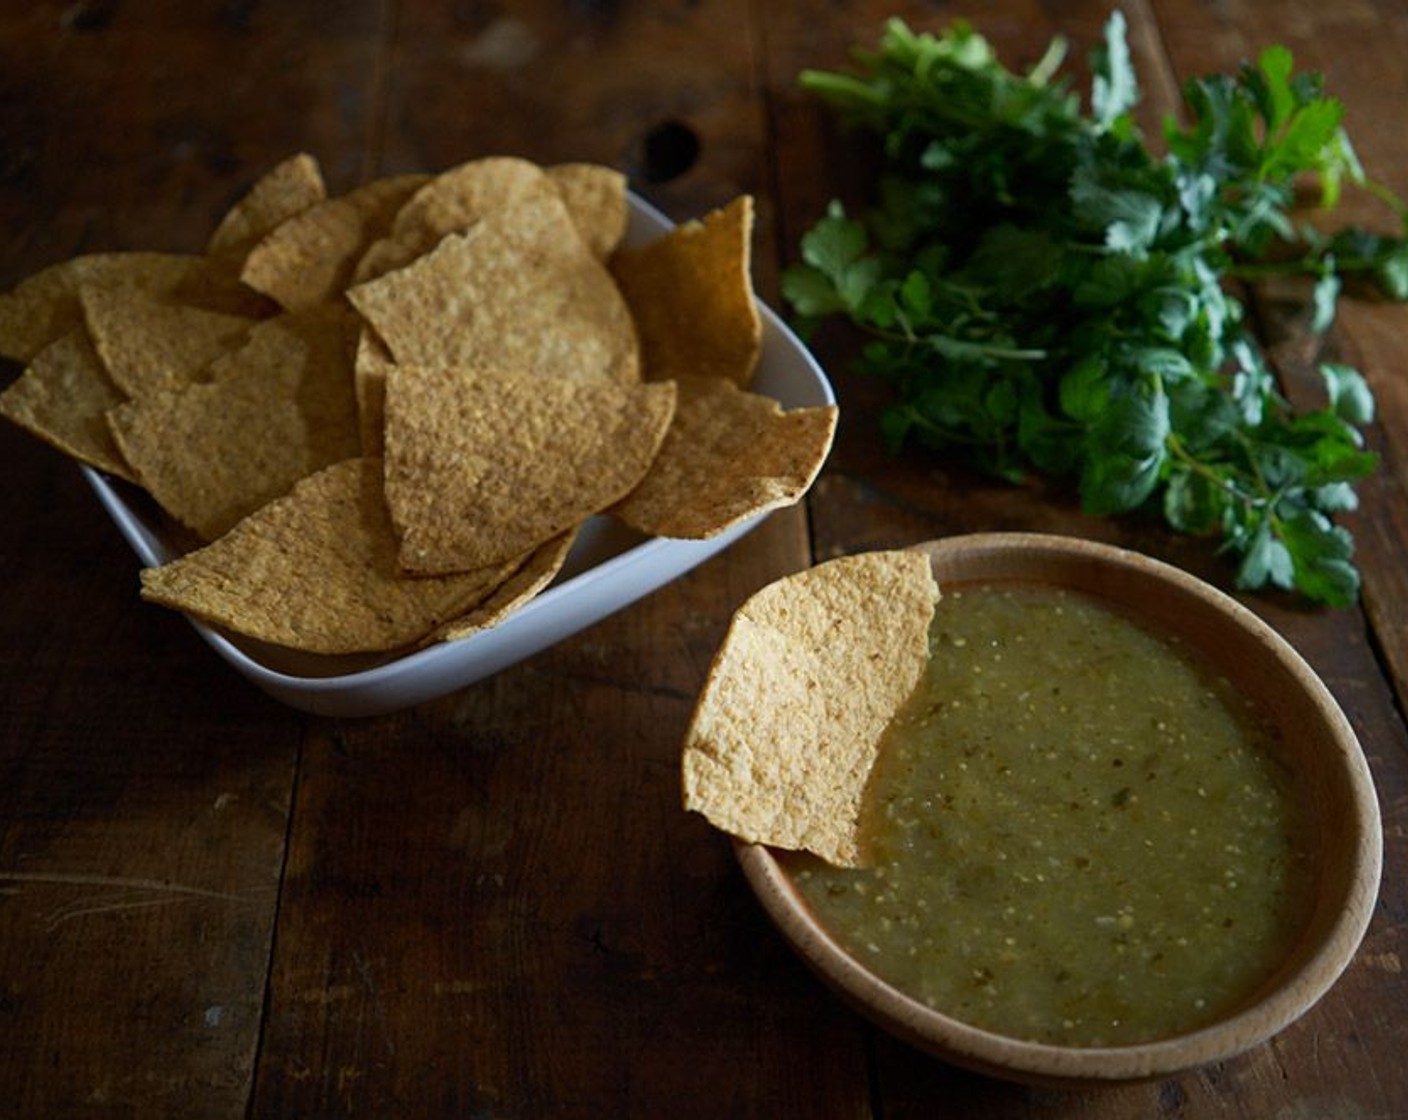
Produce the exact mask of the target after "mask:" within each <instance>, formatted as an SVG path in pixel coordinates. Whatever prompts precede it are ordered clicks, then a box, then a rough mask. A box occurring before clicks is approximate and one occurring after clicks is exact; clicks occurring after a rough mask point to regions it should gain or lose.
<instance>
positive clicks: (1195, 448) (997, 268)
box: [783, 12, 1408, 605]
mask: <svg viewBox="0 0 1408 1120" xmlns="http://www.w3.org/2000/svg"><path fill="white" fill-rule="evenodd" d="M1064 50H1065V46H1064V43H1063V42H1061V41H1060V40H1057V41H1056V42H1054V43H1053V44H1052V46H1051V48H1050V50H1048V51H1047V53H1046V55H1045V56H1044V57H1043V58H1042V60H1041V61H1040V62H1039V63H1038V64H1037V66H1036V67H1035V68H1033V70H1031V71H1030V72H1029V73H1026V74H1020V75H1019V74H1016V73H1013V72H1011V71H1009V70H1008V69H1006V68H1005V67H1004V66H1003V65H1002V64H1001V63H1000V62H999V60H998V59H997V57H996V56H995V54H994V52H993V49H992V47H991V46H990V45H989V44H988V42H987V41H986V40H984V39H983V38H982V37H981V36H980V35H978V34H977V33H976V32H975V31H974V30H973V29H972V28H971V27H970V26H968V25H967V24H964V23H957V24H955V25H953V26H952V27H951V28H950V29H949V30H947V31H946V32H944V33H943V34H941V35H938V36H934V35H928V34H915V33H914V32H912V31H911V30H910V29H909V28H908V27H907V26H905V25H904V24H903V23H901V22H899V21H892V22H891V23H890V24H889V25H888V26H887V27H886V30H885V33H884V37H883V39H882V40H881V42H880V44H879V47H878V49H876V50H874V51H870V52H858V53H857V56H856V58H857V71H856V72H855V73H832V72H824V71H808V72H806V73H804V74H803V76H802V82H803V85H804V86H805V87H806V88H807V89H809V90H812V91H814V92H815V93H816V94H818V95H819V96H821V97H822V98H824V99H825V100H826V101H827V102H828V103H829V104H830V105H831V106H833V107H834V108H835V109H836V110H837V111H838V112H839V113H840V114H841V116H842V117H843V119H845V120H846V121H849V122H850V123H852V124H855V125H858V126H860V127H861V128H863V129H866V130H868V131H870V132H872V133H874V134H875V136H876V137H877V138H878V140H879V142H880V144H881V150H882V152H883V160H882V169H881V171H880V173H879V175H878V176H877V180H878V181H877V183H876V199H875V202H874V205H873V207H872V208H871V209H870V210H869V211H867V212H866V213H865V214H864V216H863V217H861V218H854V217H850V216H848V215H847V214H846V213H845V211H844V210H843V209H842V207H841V206H840V204H838V203H832V205H831V207H830V209H829V211H828V213H827V214H826V216H825V217H823V218H822V219H821V220H820V221H819V222H818V223H817V224H816V225H815V226H814V227H813V228H812V229H811V230H810V231H809V232H808V233H807V234H806V235H805V237H804V238H803V239H802V242H801V257H802V259H801V262H800V263H798V264H797V265H795V266H794V267H792V268H790V269H789V270H788V271H787V272H786V274H785V275H784V278H783V293H784V296H785V298H786V299H787V300H788V301H789V302H790V303H791V305H792V307H793V308H794V310H795V311H796V313H797V316H798V319H799V322H800V324H801V326H802V327H803V328H804V329H809V328H810V327H811V326H812V325H814V324H815V322H816V321H818V320H820V319H823V318H826V317H830V316H841V317H844V318H845V319H848V320H849V321H850V322H852V323H854V324H856V325H857V326H858V327H860V328H861V329H862V330H863V331H865V332H866V333H867V334H868V335H869V336H870V339H869V342H868V345H866V346H865V348H864V350H863V352H862V355H861V357H860V359H859V366H860V368H861V369H863V370H865V371H868V372H869V373H872V374H876V375H878V376H881V377H884V378H886V379H887V380H888V381H890V382H891V383H892V384H893V387H894V389H895V393H894V397H893V403H892V404H891V405H890V406H889V407H888V408H887V410H886V411H885V413H884V414H883V416H882V421H881V423H882V428H883V432H884V435H885V437H886V438H887V440H888V441H889V443H890V444H891V445H892V446H894V447H896V448H898V447H900V446H901V445H903V444H905V443H906V442H909V441H913V442H916V443H918V444H921V445H925V446H928V447H931V448H936V449H939V450H941V451H944V452H958V453H961V454H962V455H964V456H965V457H966V458H967V459H969V460H970V461H972V462H974V463H976V464H978V465H979V466H980V467H982V468H984V469H986V470H988V471H991V472H994V473H996V474H998V475H1001V476H1004V477H1010V478H1017V477H1020V476H1021V475H1023V474H1025V473H1026V472H1029V471H1032V470H1036V471H1039V472H1043V473H1046V474H1050V475H1057V476H1070V477H1073V478H1075V479H1076V480H1077V482H1078V486H1079V492H1080V497H1081V501H1082V504H1083V506H1084V508H1086V509H1087V510H1089V511H1091V512H1094V513H1098V514H1115V513H1119V512H1123V511H1127V510H1132V509H1135V508H1137V507H1144V506H1150V505H1156V506H1159V507H1161V508H1162V512H1163V515H1164V517H1165V518H1166V519H1167V521H1168V523H1169V524H1170V525H1172V526H1173V527H1174V528H1176V529H1178V530H1181V531H1186V532H1190V533H1199V534H1218V535H1220V537H1221V538H1222V540H1223V542H1224V544H1225V547H1226V549H1227V550H1229V551H1230V552H1231V553H1232V554H1233V555H1234V556H1235V557H1236V558H1237V562H1238V567H1237V575H1236V579H1237V582H1238V584H1239V586H1242V587H1246V588H1256V587H1261V586H1265V585H1267V584H1270V585H1274V586H1278V587H1283V588H1296V589H1299V590H1300V591H1301V592H1303V593H1304V594H1306V595H1308V596H1309V597H1310V598H1312V599H1314V600H1318V601H1321V602H1325V603H1329V604H1333V605H1347V604H1350V603H1352V602H1354V601H1355V599H1356V597H1357V594H1358V590H1359V575H1358V572H1357V570H1356V569H1355V567H1354V564H1353V559H1352V555H1353V542H1352V540H1351V538H1350V535H1349V534H1348V532H1347V531H1345V530H1344V529H1343V528H1342V527H1340V526H1337V525H1336V524H1335V523H1334V522H1333V521H1332V516H1333V515H1334V514H1336V513H1339V512H1341V511H1344V510H1349V509H1353V508H1354V506H1355V504H1356V497H1355V491H1354V485H1353V484H1354V483H1355V482H1356V481H1357V480H1358V479H1361V478H1363V477H1364V476H1365V475H1367V474H1368V473H1370V472H1371V471H1372V470H1373V469H1374V468H1375V466H1376V458H1375V456H1374V455H1373V454H1371V453H1370V452H1368V451H1366V450H1365V447H1364V438H1363V434H1362V431H1361V429H1362V427H1363V426H1364V425H1366V424H1368V423H1369V422H1370V421H1371V420H1372V418H1373V409H1374V402H1373V398H1372V395H1371V393H1370V390H1369V388H1368V386H1367V384H1366V382H1365V380H1364V378H1363V377H1362V376H1361V375H1360V374H1359V372H1358V371H1356V370H1354V369H1352V368H1350V367H1348V366H1346V365H1343V364H1330V363H1327V364H1325V365H1323V366H1322V367H1321V373H1322V374H1323V377H1324V382H1325V388H1326V403H1325V406H1324V407H1323V408H1322V409H1320V410H1318V411H1314V412H1309V413H1303V414H1297V413H1296V412H1295V410H1293V409H1292V407H1291V406H1290V405H1289V403H1288V402H1287V401H1286V399H1285V398H1284V397H1283V396H1282V395H1281V394H1280V392H1279V391H1278V389H1277V385H1276V381H1275V378H1274V376H1273V374H1272V372H1271V370H1270V369H1269V367H1268V365H1267V363H1266V361H1265V359H1264V357H1263V355H1262V352H1261V349H1260V348H1259V346H1258V344H1257V342H1256V340H1255V338H1254V337H1253V335H1252V333H1251V330H1250V328H1249V325H1248V315H1247V312H1246V310H1245V308H1244V306H1243V304H1242V303H1241V302H1240V301H1239V299H1238V298H1237V296H1236V294H1235V291H1236V284H1235V283H1232V282H1233V281H1236V280H1238V279H1241V278H1249V277H1252V276H1255V275H1260V274H1261V273H1263V272H1266V271H1270V270H1276V271H1296V272H1303V273H1305V274H1307V275H1309V276H1310V277H1313V278H1314V284H1313V308H1314V326H1315V328H1316V329H1321V330H1323V329H1324V328H1325V327H1326V326H1328V325H1329V323H1330V321H1331V320H1332V318H1333V314H1334V309H1335V304H1336V301H1337V299H1338V297H1339V294H1340V287H1341V284H1342V282H1343V279H1344V277H1345V276H1346V275H1347V274H1349V273H1350V272H1355V273H1359V274H1362V275H1363V276H1364V277H1366V278H1367V279H1369V280H1370V281H1371V282H1373V283H1376V284H1377V285H1378V286H1379V287H1380V288H1381V289H1382V290H1383V291H1384V292H1386V293H1387V294H1389V295H1390V296H1392V297H1394V298H1400V299H1402V298H1408V247H1405V241H1404V239H1403V238H1401V237H1389V236H1382V235H1376V234H1371V233H1369V232H1367V231H1364V230H1360V229H1353V228H1351V229H1347V230H1344V231H1342V232H1340V233H1337V234H1334V235H1333V236H1329V235H1323V234H1320V233H1318V232H1316V231H1315V230H1314V229H1312V228H1309V227H1302V226H1297V225H1296V223H1295V222H1294V221H1293V219H1292V216H1291V215H1292V210H1293V208H1294V205H1295V201H1296V194H1295V192H1296V187H1297V185H1298V183H1300V182H1302V181H1303V179H1304V178H1305V176H1306V175H1308V174H1309V175H1313V176H1315V177H1317V178H1318V181H1319V183H1320V186H1321V191H1322V201H1323V202H1324V203H1326V204H1330V205H1333V204H1334V203H1335V202H1336V201H1337V199H1338V197H1339V194H1340V191H1341V190H1342V188H1343V186H1344V185H1345V184H1346V183H1350V184H1354V185H1357V186H1360V187H1363V188H1365V189H1368V190H1370V191H1373V192H1374V193H1376V194H1377V195H1378V196H1379V197H1381V198H1382V199H1383V200H1384V202H1386V203H1387V204H1388V205H1389V206H1390V207H1391V208H1392V210H1393V211H1394V213H1395V214H1396V216H1397V219H1398V221H1399V222H1400V226H1402V225H1403V224H1404V223H1405V210H1404V207H1403V206H1402V205H1401V204H1400V202H1399V201H1398V199H1397V198H1395V197H1394V196H1393V195H1392V194H1391V193H1390V192H1389V191H1387V190H1386V189H1385V188H1383V187H1382V186H1379V185H1378V184H1375V183H1373V182H1371V181H1370V180H1368V179H1367V177H1366V176H1365V174H1364V172H1363V170H1362V168H1361V167H1360V166H1359V163H1358V161H1357V160H1356V158H1355V156H1354V152H1353V149H1352V148H1351V146H1350V144H1349V141H1348V139H1347V138H1346V136H1345V134H1344V131H1343V129H1342V127H1341V118H1342V106H1341V104H1340V103H1339V102H1338V101H1335V100H1334V99H1332V98H1330V97H1327V96H1325V94H1324V91H1323V84H1322V81H1321V79H1320V78H1319V77H1318V76H1316V75H1308V74H1298V73H1296V72H1295V71H1294V68H1293V63H1292V58H1291V55H1290V53H1289V52H1288V51H1286V50H1285V49H1284V48H1282V47H1271V48H1269V49H1267V50H1266V51H1264V52H1263V53H1262V54H1261V56H1260V57H1259V58H1258V59H1257V61H1256V63H1255V65H1244V66H1243V67H1242V69H1241V70H1240V71H1239V72H1238V73H1237V74H1235V75H1215V76H1211V77H1205V78H1197V79H1194V80H1191V81H1189V82H1188V83H1187V85H1186V87H1185V97H1186V101H1187V106H1188V109H1189V114H1190V123H1189V124H1188V125H1187V126H1186V127H1181V126H1179V125H1178V124H1176V123H1174V122H1173V121H1169V122H1167V123H1166V124H1165V129H1164V143H1165V148H1166V152H1165V153H1164V154H1162V155H1156V154H1155V153H1154V152H1152V151H1151V150H1150V148H1149V147H1148V146H1147V145H1146V144H1145V142H1144V140H1143V138H1142V137H1141V135H1140V133H1139V131H1138V129H1137V126H1136V125H1135V123H1134V120H1133V117H1132V115H1131V110H1132V109H1133V108H1134V106H1135V105H1136V103H1137V100H1138V97H1139V89H1138V84H1137V81H1136V77H1135V74H1134V70H1133V67H1132V65H1131V62H1130V57H1129V51H1128V48H1127V45H1126V41H1125V24H1124V20H1123V18H1122V16H1121V15H1120V13H1119V12H1115V13H1114V14H1113V15H1112V16H1111V17H1110V19H1109V22H1108V23H1107V25H1106V28H1105V35H1104V41H1103V44H1102V46H1101V47H1100V49H1098V50H1097V51H1096V52H1094V54H1093V55H1092V58H1091V68H1092V73H1093V81H1092V87H1091V93H1090V104H1089V109H1088V110H1087V109H1085V108H1083V106H1082V104H1081V100H1080V98H1079V97H1078V96H1077V95H1076V94H1074V93H1072V92H1071V91H1070V89H1069V88H1068V86H1067V83H1066V82H1065V80H1064V79H1063V78H1062V77H1061V76H1060V73H1059V72H1060V68H1061V66H1062V64H1063V62H1064Z"/></svg>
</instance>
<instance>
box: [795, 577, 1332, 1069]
mask: <svg viewBox="0 0 1408 1120" xmlns="http://www.w3.org/2000/svg"><path fill="white" fill-rule="evenodd" d="M931 647H932V656H931V658H930V664H929V669H928V672H927V675H926V677H925V679H924V680H923V681H922V683H921V684H920V686H919V688H918V689H917V691H916V693H915V695H914V696H913V697H912V698H911V700H910V701H909V703H908V705H907V707H906V708H905V709H904V710H903V711H902V712H901V713H900V715H899V716H898V717H897V718H896V720H895V721H894V722H893V724H892V725H891V727H890V729H889V731H888V733H887V736H886V740H885V742H884V744H883V745H882V748H881V752H880V758H879V760H878V762H877V764H876V767H875V771H874V773H873V775H872V777H871V781H870V785H869V787H868V788H867V791H866V807H865V816H864V818H863V821H862V835H863V841H864V844H865V846H866V849H867V851H868V852H869V855H870V860H869V866H867V867H866V868H865V869H862V870H848V869H842V868H836V867H831V866H829V865H827V864H825V863H822V862H821V861H820V860H816V859H813V858H811V857H797V858H796V861H795V862H794V863H793V864H792V866H793V868H794V871H795V877H796V880H797V883H798V887H799V889H800V890H801V892H802V893H803V895H804V897H805V898H806V899H807V901H808V903H809V904H810V905H811V906H812V908H813V910H814V911H815V912H816V914H817V916H818V917H819V918H820V919H821V921H822V923H823V925H825V926H826V927H827V928H828V929H829V930H830V931H831V932H832V934H833V935H834V936H836V937H837V938H838V939H840V940H841V941H842V943H843V944H845V945H846V947H847V949H848V951H849V952H851V953H852V954H853V955H855V956H856V957H857V958H858V959H859V960H861V961H862V962H864V963H865V964H866V965H867V966H868V967H870V968H871V969H872V971H874V972H876V973H877V974H878V975H880V976H881V977H883V978H884V979H886V980H887V981H888V982H889V983H891V984H892V985H894V986H895V987H897V988H899V989H900V990H902V991H905V992H907V993H909V994H910V995H912V996H915V997H917V998H919V999H921V1000H923V1001H924V1002H926V1003H928V1004H929V1005H931V1006H933V1007H934V1008H936V1009H938V1010H940V1011H943V1012H944V1013H945V1014H948V1015H951V1016H952V1017H954V1018H957V1019H961V1020H963V1021H965V1022H968V1023H971V1024H973V1025H976V1026H980V1027H984V1028H987V1029H990V1030H994V1031H998V1032H1000V1033H1004V1034H1010V1035H1015V1036H1020V1037H1025V1038H1031V1039H1035V1040H1039V1041H1044V1042H1051V1043H1058V1044H1065V1045H1078V1046H1102V1045H1121V1044H1131V1043H1137V1042H1143V1041H1148V1040H1151V1039H1156V1038H1159V1037H1163V1036H1167V1035H1170V1034H1173V1033H1177V1032H1180V1031H1183V1030H1186V1029H1189V1028H1195V1027H1197V1026H1199V1025H1202V1024H1204V1023H1206V1022H1208V1021H1210V1020H1212V1019H1214V1018H1216V1017H1217V1016H1218V1015H1219V1013H1221V1012H1223V1011H1225V1010H1226V1009H1227V1008H1229V1007H1231V1006H1234V1005H1236V1004H1238V1003H1239V1002H1240V1001H1242V1000H1244V999H1245V998H1246V997H1247V996H1248V995H1250V994H1251V993H1252V992H1253V991H1254V990H1255V989H1256V988H1257V987H1258V986H1259V985H1260V984H1261V983H1263V982H1264V981H1265V980H1266V979H1267V978H1268V977H1269V976H1270V974H1271V973H1272V972H1273V971H1274V970H1275V969H1276V967H1277V966H1278V964H1279V963H1280V962H1281V961H1282V960H1283V959H1284V957H1285V955H1286V952H1287V951H1288V949H1289V947H1290V945H1291V943H1292V941H1293V939H1294V937H1295V935H1296V932H1297V931H1298V929H1299V928H1300V926H1301V924H1302V921H1303V918H1304V915H1305V912H1306V908H1307V906H1308V901H1309V887H1310V880H1311V874H1310V866H1309V855H1308V852H1307V850H1306V844H1305V833H1304V822H1303V820H1302V819H1301V816H1300V799H1299V796H1298V794H1297V791H1296V790H1295V788H1294V784H1293V782H1292V777H1291V775H1290V774H1289V773H1288V772H1287V771H1286V770H1285V768H1284V767H1282V766H1281V765H1279V764H1278V761H1277V760H1278V752H1277V749H1276V736H1275V732H1274V729H1272V728H1271V727H1270V725H1269V723H1268V722H1267V721H1265V720H1263V719H1260V718H1259V717H1258V714H1257V713H1256V712H1255V711H1253V710H1252V709H1251V707H1250V706H1249V705H1248V703H1247V702H1246V701H1244V700H1243V699H1242V698H1240V697H1238V696H1237V695H1236V694H1235V693H1234V692H1233V691H1232V689H1231V688H1230V686H1229V685H1228V684H1227V683H1226V682H1225V681H1222V680H1218V679H1212V678H1211V677H1210V676H1209V674H1207V673H1205V672H1204V671H1203V670H1202V669H1201V668H1200V667H1199V665H1198V664H1197V663H1196V662H1195V661H1194V660H1193V658H1192V657H1190V656H1189V655H1188V654H1187V652H1186V651H1184V650H1182V649H1180V648H1179V647H1178V646H1177V645H1176V644H1174V643H1172V642H1170V641H1168V640H1166V639H1164V638H1160V637H1156V636H1154V635H1152V634H1150V633H1149V632H1147V631H1146V630H1144V629H1143V628H1141V627H1140V626H1138V625H1136V624H1135V623H1134V622H1132V621H1131V620H1129V619H1128V618H1126V617H1124V616H1123V615H1122V614H1120V613H1118V612H1116V611H1114V610H1111V609H1110V608H1108V607H1106V606H1104V605H1103V604H1101V603H1099V602H1097V601H1095V600H1094V599H1091V598H1087V597H1085V596H1081V595H1077V594H1074V593H1069V592H1063V591H1061V590H1059V589H1055V588H1048V587H1040V586H1028V585H1016V584H1013V585H993V586H983V587H971V588H966V589H961V590H954V591H949V592H947V593H946V595H945V597H944V599H943V601H942V602H941V603H940V604H939V607H938V609H937V611H936V612H935V619H934V625H933V628H932V631H931Z"/></svg>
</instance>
